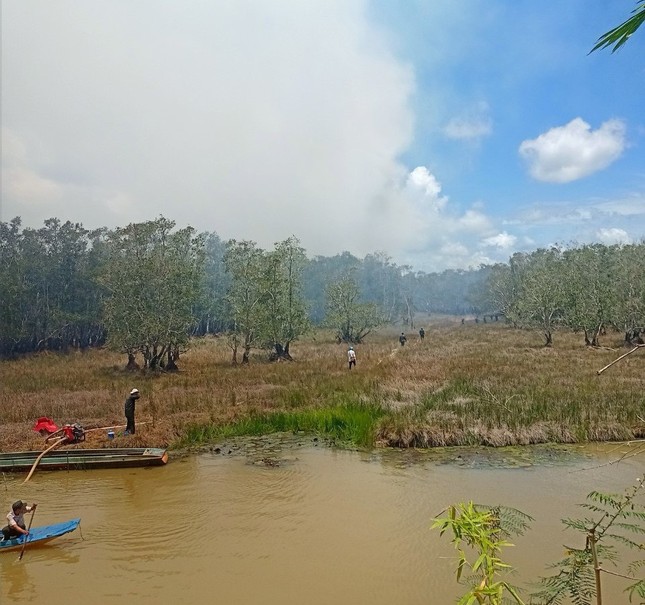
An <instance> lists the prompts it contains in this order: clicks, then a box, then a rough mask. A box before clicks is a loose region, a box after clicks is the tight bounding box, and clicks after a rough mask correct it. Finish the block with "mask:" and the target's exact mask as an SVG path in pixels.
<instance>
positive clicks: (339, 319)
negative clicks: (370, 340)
mask: <svg viewBox="0 0 645 605" xmlns="http://www.w3.org/2000/svg"><path fill="white" fill-rule="evenodd" d="M384 323H385V319H384V317H383V314H382V313H381V311H380V309H379V308H378V306H377V305H376V304H374V303H372V302H369V303H366V302H362V301H361V295H360V291H359V289H358V285H357V284H356V281H355V280H354V279H353V277H351V276H347V277H344V278H343V279H341V280H339V281H336V282H333V283H331V284H329V286H328V287H327V315H326V317H325V325H326V326H327V327H328V328H331V329H333V330H334V331H335V333H336V339H337V340H338V342H348V343H360V342H362V341H363V339H364V338H365V337H366V336H367V335H368V334H369V333H370V332H371V331H372V330H373V329H374V328H376V327H378V326H380V325H382V324H384Z"/></svg>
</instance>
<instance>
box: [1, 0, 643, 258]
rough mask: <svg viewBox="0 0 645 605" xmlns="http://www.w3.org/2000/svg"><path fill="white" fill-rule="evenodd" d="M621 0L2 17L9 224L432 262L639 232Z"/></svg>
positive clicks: (139, 9) (637, 114)
mask: <svg viewBox="0 0 645 605" xmlns="http://www.w3.org/2000/svg"><path fill="white" fill-rule="evenodd" d="M635 7H636V3H635V2H634V1H632V0H586V1H583V0H565V1H562V2H551V3H548V4H546V3H536V2H529V1H527V0H470V1H469V2H455V1H454V0H426V1H421V0H408V1H406V2H389V1H385V0H380V1H374V2H369V1H367V0H307V1H304V2H303V1H301V0H289V1H287V0H272V1H269V0H239V1H236V2H223V1H222V2H203V1H199V0H183V1H182V2H179V1H178V0H173V1H171V0H138V1H137V2H134V3H133V2H130V1H126V0H113V1H111V2H105V1H99V0H82V1H81V0H57V2H56V3H52V2H50V1H48V0H22V1H21V2H17V1H15V2H4V3H3V4H2V80H3V82H2V116H1V118H2V175H3V177H2V208H1V217H2V220H5V221H6V220H9V219H10V218H12V217H14V216H21V217H22V219H23V224H24V225H27V226H39V225H41V224H42V221H43V220H45V219H47V218H49V217H51V216H57V217H59V218H61V219H63V220H72V221H75V222H82V223H83V224H84V225H85V226H86V227H97V226H108V227H112V226H117V225H124V224H127V223H129V222H132V221H140V220H148V219H152V218H155V217H156V216H158V215H159V214H163V215H164V216H166V217H168V218H172V219H174V220H176V221H177V223H178V225H179V226H183V225H185V224H191V225H193V226H194V227H196V228H197V229H199V230H209V231H216V232H217V233H218V234H219V235H220V236H221V237H223V238H229V237H234V238H237V239H252V240H255V241H257V242H258V243H259V244H260V245H262V246H266V247H270V246H271V245H272V244H273V243H274V242H275V241H278V240H282V239H285V238H286V237H289V236H290V235H292V234H294V235H296V236H298V237H299V238H300V239H301V241H302V244H303V246H304V247H305V248H306V249H307V251H308V252H309V253H310V254H311V255H314V254H326V255H328V254H335V253H338V252H341V251H343V250H349V251H350V252H352V253H354V254H357V255H359V256H362V255H364V254H367V253H369V252H373V251H377V250H378V251H384V252H386V253H388V254H389V255H390V256H391V257H392V258H393V259H394V260H395V261H396V262H398V263H409V264H411V265H412V266H413V267H414V268H416V269H419V270H425V271H435V270H442V269H445V268H466V267H469V266H477V265H478V264H480V263H486V262H497V261H504V260H506V259H508V257H509V256H510V255H511V254H512V253H513V252H514V251H518V250H525V251H526V250H533V249H535V248H537V247H541V246H547V245H550V244H554V243H560V244H565V245H570V244H572V243H573V242H577V243H587V242H604V243H607V244H613V243H628V242H638V241H641V240H642V239H643V237H644V236H645V112H644V111H643V107H645V62H644V61H643V57H644V56H645V31H639V32H637V34H636V35H635V36H633V37H632V39H631V40H630V41H629V42H628V43H627V44H626V45H625V46H624V47H623V48H622V49H621V50H619V51H618V52H616V53H614V54H612V53H611V52H610V51H608V50H604V51H597V52H595V53H593V54H591V55H589V54H588V53H589V50H590V49H591V48H592V46H593V44H594V42H595V41H596V39H597V38H598V37H599V36H600V35H601V34H602V33H604V32H605V31H607V30H608V29H610V28H611V27H613V26H615V25H617V24H618V23H620V22H622V21H624V20H625V19H626V18H627V17H628V16H629V14H630V12H631V11H632V10H633V9H634V8H635Z"/></svg>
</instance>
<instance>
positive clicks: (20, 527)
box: [2, 500, 38, 540]
mask: <svg viewBox="0 0 645 605" xmlns="http://www.w3.org/2000/svg"><path fill="white" fill-rule="evenodd" d="M36 506H38V505H37V504H35V503H34V504H32V505H31V506H29V505H28V504H26V503H25V502H23V501H22V500H17V501H16V502H14V503H13V505H12V506H11V511H10V512H9V514H8V515H7V525H6V527H3V528H2V537H3V539H4V540H11V538H18V537H20V536H23V535H24V536H28V535H29V531H28V530H27V526H26V525H25V513H32V514H33V513H34V511H35V510H36Z"/></svg>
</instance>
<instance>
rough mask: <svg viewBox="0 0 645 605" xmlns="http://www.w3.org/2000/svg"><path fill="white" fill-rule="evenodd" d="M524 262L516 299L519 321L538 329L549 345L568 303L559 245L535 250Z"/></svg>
mask: <svg viewBox="0 0 645 605" xmlns="http://www.w3.org/2000/svg"><path fill="white" fill-rule="evenodd" d="M525 261H526V262H525V263H524V264H523V267H522V272H521V276H520V282H521V289H520V296H519V299H518V302H517V314H518V317H519V322H520V325H521V326H523V327H526V328H533V329H539V330H540V331H541V332H542V334H543V335H544V341H545V342H544V346H546V347H550V346H551V345H552V344H553V332H554V331H555V330H556V329H557V327H558V326H559V325H560V324H561V320H562V315H563V308H564V304H565V296H564V272H563V270H562V267H563V265H562V258H561V252H560V250H559V249H558V248H550V249H548V250H545V249H541V250H536V251H535V252H533V253H532V254H530V255H529V256H527V257H525Z"/></svg>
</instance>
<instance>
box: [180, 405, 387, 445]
mask: <svg viewBox="0 0 645 605" xmlns="http://www.w3.org/2000/svg"><path fill="white" fill-rule="evenodd" d="M384 413H385V412H384V410H383V409H382V408H381V407H380V406H377V405H369V404H362V403H359V402H351V403H346V404H343V405H334V406H332V407H326V408H316V409H307V410H294V411H278V412H269V413H254V414H251V415H250V416H249V417H248V418H243V419H240V420H238V421H236V422H233V423H228V424H224V425H221V426H217V425H212V424H207V425H192V426H190V427H188V428H187V430H186V432H185V434H184V437H183V438H182V440H181V443H180V445H181V446H184V447H185V446H190V445H197V444H200V443H207V442H212V441H217V440H221V439H226V438H228V437H241V436H257V435H269V434H271V433H284V432H292V433H298V432H305V433H312V434H316V435H322V436H325V437H328V438H332V439H334V440H335V441H337V442H342V443H350V444H353V445H356V446H359V447H371V446H372V445H374V435H375V427H376V425H377V423H378V420H379V419H380V418H381V417H382V416H383V414H384Z"/></svg>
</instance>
